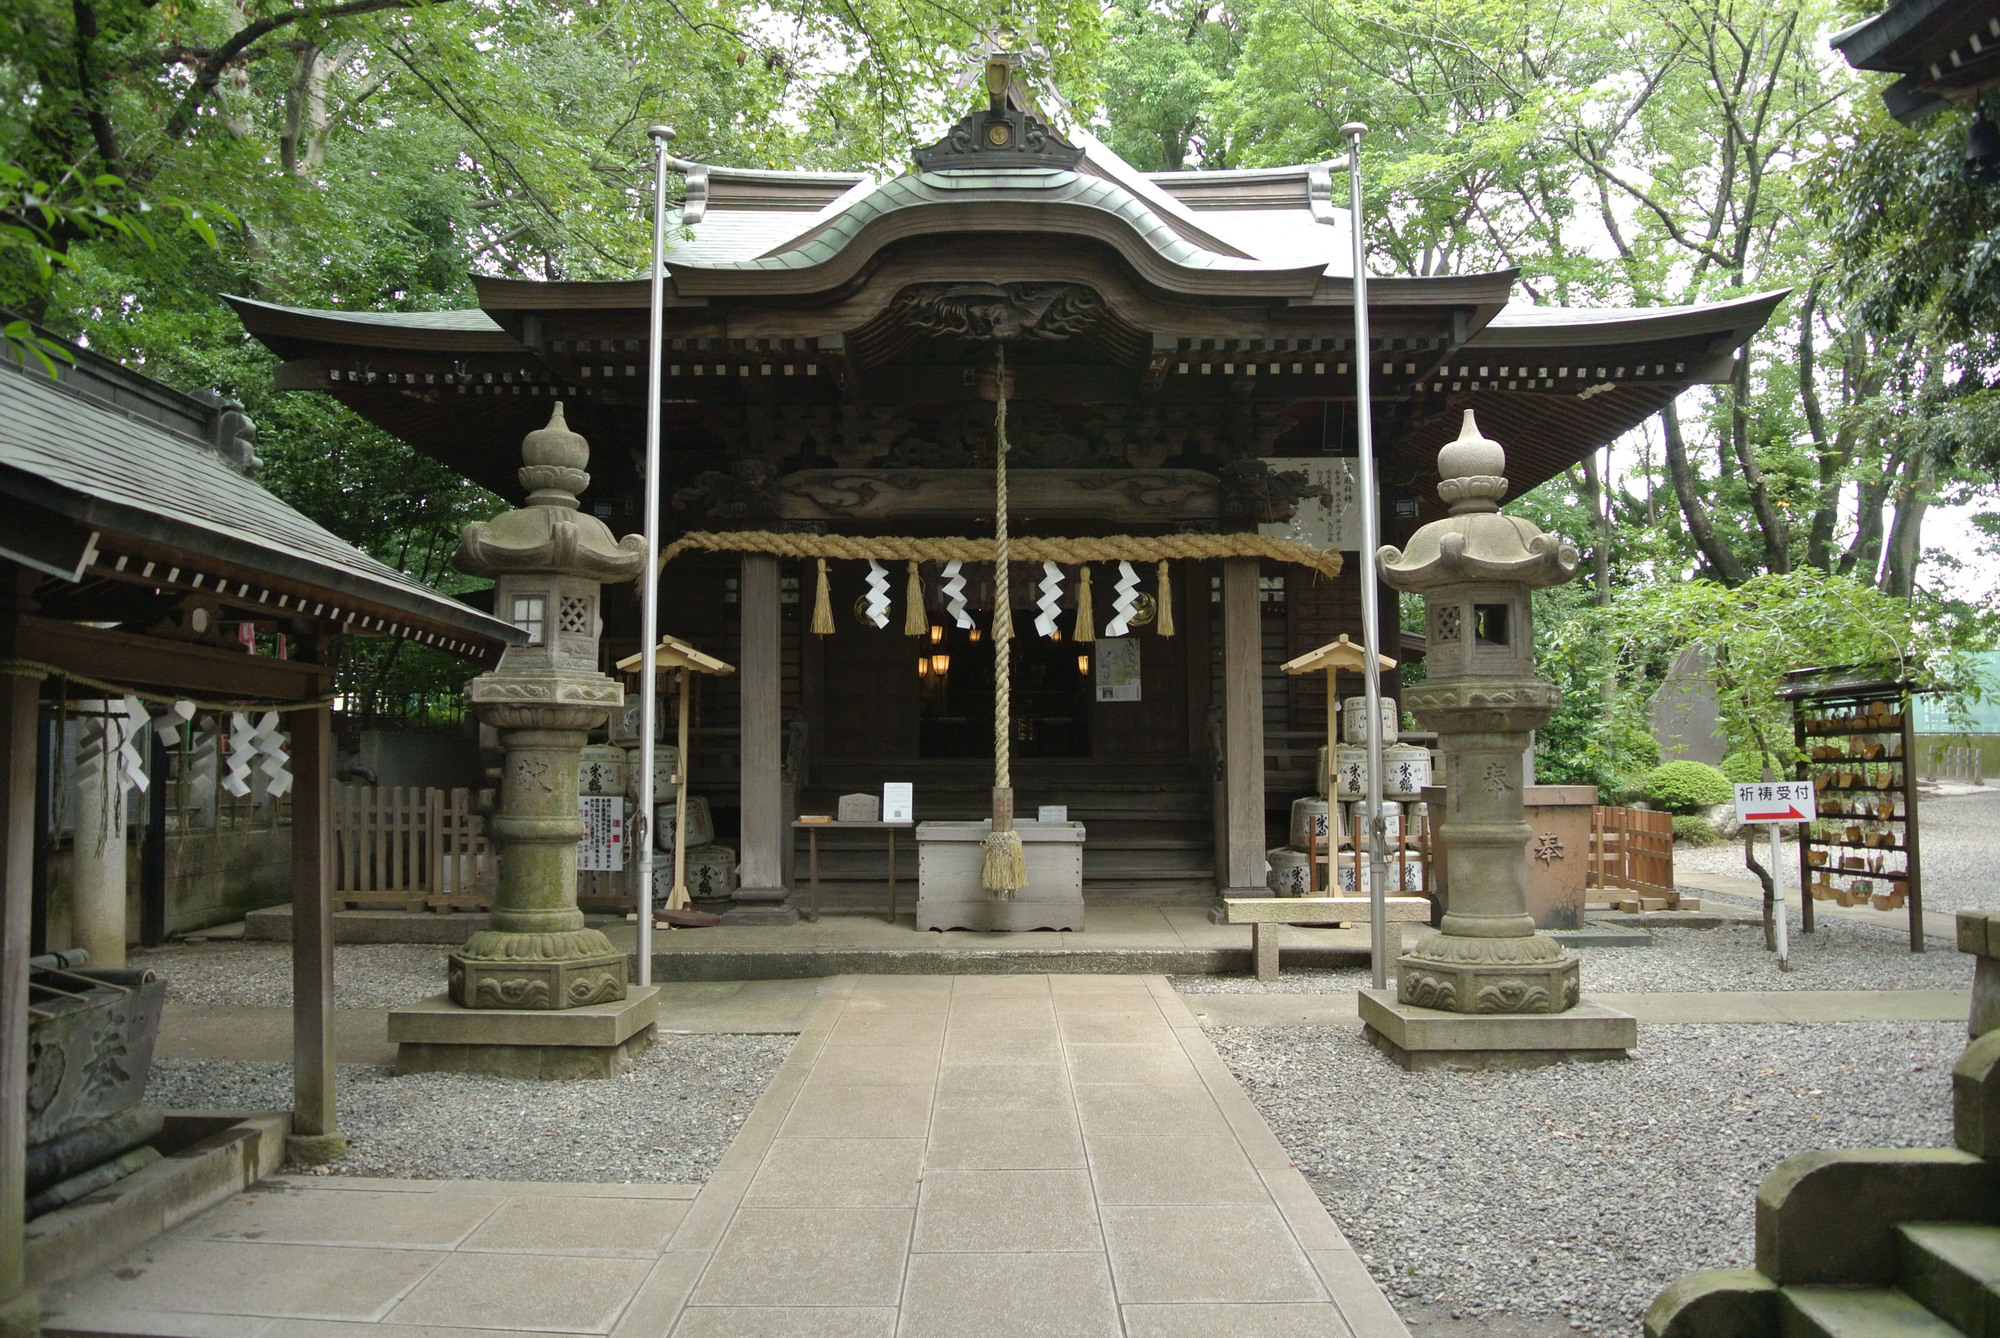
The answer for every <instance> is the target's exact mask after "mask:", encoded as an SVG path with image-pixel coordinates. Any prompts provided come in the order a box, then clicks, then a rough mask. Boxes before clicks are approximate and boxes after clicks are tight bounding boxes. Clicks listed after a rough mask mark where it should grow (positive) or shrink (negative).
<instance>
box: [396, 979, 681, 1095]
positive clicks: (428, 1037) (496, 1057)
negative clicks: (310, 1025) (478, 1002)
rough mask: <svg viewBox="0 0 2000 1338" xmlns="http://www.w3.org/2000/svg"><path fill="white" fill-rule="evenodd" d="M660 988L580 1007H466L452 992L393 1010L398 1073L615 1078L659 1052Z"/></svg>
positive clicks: (634, 991)
mask: <svg viewBox="0 0 2000 1338" xmlns="http://www.w3.org/2000/svg"><path fill="white" fill-rule="evenodd" d="M659 996H660V991H659V987H658V986H656V985H647V986H643V987H642V986H636V985H635V986H632V987H630V988H629V989H627V990H626V993H625V997H624V998H623V999H613V1000H611V1001H609V1002H606V1003H601V1004H587V1005H585V1006H584V1007H582V1008H564V1009H509V1008H460V1007H459V1006H458V1005H457V1004H454V1003H453V1002H452V1001H451V996H450V995H448V994H439V995H434V996H433V997H431V998H429V999H426V1000H424V1001H423V1002H422V1003H418V1004H411V1005H410V1006H409V1007H407V1008H395V1009H391V1010H390V1012H389V1039H390V1040H391V1041H394V1042H395V1043H396V1072H398V1073H484V1074H488V1075H491V1076H493V1077H496V1078H615V1077H617V1076H618V1075H619V1074H620V1073H622V1072H624V1071H625V1070H626V1069H628V1068H630V1067H631V1063H632V1060H633V1059H634V1058H636V1057H637V1056H639V1055H642V1054H644V1053H645V1052H646V1051H648V1050H650V1049H652V1048H653V1042H654V1040H655V1039H656V1037H657V1036H658V1026H657V1024H658V1021H659V1014H660V1004H659Z"/></svg>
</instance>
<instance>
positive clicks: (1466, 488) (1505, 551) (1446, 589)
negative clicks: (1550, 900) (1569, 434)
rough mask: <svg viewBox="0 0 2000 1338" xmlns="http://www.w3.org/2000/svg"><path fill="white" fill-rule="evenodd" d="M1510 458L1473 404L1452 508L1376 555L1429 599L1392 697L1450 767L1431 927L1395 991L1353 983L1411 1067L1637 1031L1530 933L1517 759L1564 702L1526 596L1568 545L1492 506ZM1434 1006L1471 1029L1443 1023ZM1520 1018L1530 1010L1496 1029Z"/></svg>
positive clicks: (1449, 483) (1441, 464) (1617, 1049)
mask: <svg viewBox="0 0 2000 1338" xmlns="http://www.w3.org/2000/svg"><path fill="white" fill-rule="evenodd" d="M1506 464H1507V457H1506V453H1505V452H1504V451H1503V450H1502V449H1501V448H1500V444H1499V443H1498V442H1496V441H1491V440H1489V439H1487V438H1486V437H1483V436H1481V435H1480V433H1479V426H1478V424H1477V423H1476V422H1475V421H1474V420H1473V416H1472V413H1471V411H1470V410H1468V411H1467V412H1466V415H1465V420H1464V424H1463V426H1462V427H1461V429H1460V432H1459V436H1458V439H1457V440H1456V441H1453V442H1451V443H1449V444H1447V445H1446V446H1445V447H1444V449H1443V450H1441V451H1439V452H1438V476H1439V483H1438V497H1439V499H1440V500H1442V501H1443V502H1445V503H1446V504H1447V505H1449V506H1450V507H1451V515H1450V516H1449V517H1448V518H1447V519H1444V520H1440V521H1433V522H1432V523H1430V524H1428V525H1426V526H1424V527H1423V528H1422V529H1420V530H1418V531H1417V532H1416V534H1415V535H1413V536H1411V539H1410V544H1409V547H1408V548H1407V549H1405V550H1401V551H1399V550H1397V549H1395V548H1393V547H1386V546H1385V547H1383V548H1382V549H1381V550H1379V552H1378V554H1377V557H1378V561H1379V563H1380V566H1381V572H1382V579H1383V580H1384V581H1385V582H1387V583H1388V584H1389V585H1390V586H1392V587H1394V588H1395V589H1398V590H1413V591H1416V592H1417V593H1419V594H1421V595H1423V597H1424V612H1425V625H1426V630H1427V631H1428V633H1429V649H1428V652H1427V655H1426V666H1425V668H1426V676H1425V678H1424V680H1423V681H1422V682H1421V683H1418V684H1416V685H1415V686H1412V687H1408V688H1406V689H1405V690H1404V693H1403V705H1404V706H1405V707H1406V708H1407V709H1409V710H1410V711H1412V712H1414V713H1415V714H1416V717H1417V719H1418V720H1419V721H1421V722H1422V723H1423V725H1424V726H1425V727H1426V728H1427V729H1433V730H1436V731H1437V736H1438V747H1439V749H1440V750H1441V751H1442V752H1443V754H1444V763H1445V775H1444V778H1443V779H1444V784H1445V794H1446V799H1445V810H1446V811H1445V812H1444V813H1443V814H1441V815H1433V816H1434V818H1436V819H1437V822H1436V826H1435V828H1434V830H1435V831H1436V833H1437V838H1438V839H1439V840H1441V841H1442V842H1443V843H1444V846H1445V850H1446V852H1447V861H1448V866H1449V868H1450V870H1451V879H1450V883H1449V887H1448V889H1447V892H1446V898H1445V903H1446V904H1445V914H1444V918H1443V922H1442V926H1441V928H1440V929H1438V930H1436V931H1434V932H1432V933H1430V934H1428V935H1426V936H1425V937H1424V938H1423V939H1422V940H1420V941H1419V942H1418V944H1417V945H1416V947H1415V948H1413V949H1411V950H1410V951H1408V952H1406V953H1404V954H1403V955H1402V956H1401V957H1400V958H1398V959H1397V964H1396V965H1397V988H1396V993H1395V996H1394V998H1393V1000H1391V999H1390V998H1389V996H1388V995H1387V993H1386V992H1379V993H1378V992H1375V991H1364V992H1363V994H1364V997H1363V999H1362V1001H1361V1003H1362V1017H1363V1020H1364V1021H1365V1022H1366V1023H1367V1024H1368V1030H1369V1034H1370V1038H1371V1039H1372V1040H1374V1041H1375V1042H1376V1044H1377V1045H1380V1046H1382V1048H1384V1049H1386V1050H1388V1051H1389V1052H1390V1053H1391V1055H1392V1056H1393V1057H1395V1058H1396V1059H1397V1060H1398V1061H1399V1062H1403V1063H1405V1064H1406V1065H1409V1066H1412V1067H1418V1066H1424V1067H1429V1066H1440V1065H1449V1066H1453V1067H1466V1066H1472V1067H1486V1066H1489V1065H1492V1064H1495V1063H1500V1064H1524V1063H1546V1062H1551V1061H1552V1060H1555V1059H1564V1058H1609V1057H1613V1056H1618V1057H1622V1056H1623V1054H1624V1052H1625V1049H1626V1048H1627V1047H1628V1046H1630V1045H1631V1044H1634V1043H1636V1040H1637V1027H1636V1024H1635V1023H1634V1022H1633V1021H1632V1019H1631V1018H1629V1017H1626V1016H1624V1015H1623V1014H1616V1013H1612V1012H1611V1011H1610V1010H1608V1009H1604V1008H1602V1007H1600V1006H1597V1005H1594V1004H1590V1003H1588V1001H1584V1006H1583V1007H1582V1008H1581V1009H1579V1008H1578V1004H1579V993H1578V981H1577V958H1576V954H1574V953H1572V952H1569V951H1567V950H1566V949H1565V948H1564V947H1563V946H1562V945H1561V944H1560V943H1557V942H1556V941H1554V940H1553V939H1550V938H1548V937H1546V936H1544V935H1541V934H1538V933H1536V931H1535V922H1534V920H1533V918H1532V917H1531V916H1530V915H1529V914H1528V892H1527V847H1528V840H1529V835H1530V831H1529V827H1528V823H1527V821H1526V819H1525V817H1524V815H1523V810H1522V798H1523V794H1522V787H1523V786H1524V785H1527V784H1529V783H1531V782H1532V780H1533V777H1531V776H1527V775H1525V774H1523V758H1524V755H1525V753H1526V751H1527V748H1528V743H1529V734H1530V731H1532V730H1534V729H1535V728H1536V727H1538V726H1540V725H1542V724H1543V723H1544V722H1546V721H1547V720H1548V718H1549V717H1550V716H1551V715H1553V714H1554V713H1555V709H1556V706H1557V704H1558V703H1559V701H1560V700H1561V694H1560V693H1559V692H1558V691H1557V689H1556V687H1555V686H1554V685H1553V684H1551V683H1547V682H1544V681H1543V680H1541V679H1540V678H1538V677H1536V675H1535V660H1534V627H1533V617H1532V606H1531V604H1530V599H1531V596H1532V593H1533V592H1534V591H1535V590H1537V589H1540V588H1542V587H1545V586H1553V585H1561V584H1563V583H1564V582H1565V581H1568V580H1569V579H1570V578H1571V577H1572V576H1574V575H1575V574H1576V564H1577V554H1576V550H1575V549H1574V548H1572V547H1570V546H1569V545H1568V544H1566V543H1564V542H1563V541H1562V540H1561V539H1559V538H1557V537H1556V536H1554V535H1550V534H1544V533H1543V532H1542V531H1541V529H1540V528H1539V527H1538V526H1536V525H1535V524H1534V523H1533V522H1532V521H1527V520H1523V519H1520V518H1519V517H1516V516H1506V515H1502V514H1501V513H1500V500H1501V498H1503V497H1505V496H1506V495H1507V480H1506V478H1505V477H1504V474H1505V471H1506ZM1441 1014H1448V1015H1460V1017H1461V1020H1462V1021H1464V1022H1477V1023H1479V1024H1480V1025H1476V1026H1473V1027H1470V1028H1467V1027H1453V1026H1451V1025H1449V1019H1448V1018H1441V1017H1440V1016H1439V1015H1441ZM1466 1015H1478V1016H1477V1018H1474V1017H1471V1016H1466ZM1516 1015H1527V1016H1526V1017H1524V1018H1522V1019H1521V1024H1520V1025H1515V1026H1512V1027H1511V1028H1510V1027H1507V1026H1497V1027H1496V1026H1494V1025H1492V1021H1493V1020H1494V1019H1496V1018H1497V1017H1504V1016H1516ZM1555 1015H1560V1020H1559V1018H1558V1016H1555ZM1570 1022H1574V1023H1576V1024H1578V1025H1568V1023H1570ZM1385 1042H1387V1044H1385Z"/></svg>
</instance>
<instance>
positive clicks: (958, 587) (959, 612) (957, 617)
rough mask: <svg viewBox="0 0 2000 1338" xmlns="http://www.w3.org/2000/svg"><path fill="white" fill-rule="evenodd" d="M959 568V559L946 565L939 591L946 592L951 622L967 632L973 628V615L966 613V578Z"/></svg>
mask: <svg viewBox="0 0 2000 1338" xmlns="http://www.w3.org/2000/svg"><path fill="white" fill-rule="evenodd" d="M958 568H959V561H958V559H957V558H953V559H952V560H951V561H949V562H947V563H945V564H944V581H943V583H942V584H940V585H939V586H938V589H940V590H942V591H944V608H945V612H946V613H949V614H950V615H951V620H952V621H953V622H954V623H957V624H958V626H959V628H960V629H961V630H965V629H969V628H970V627H971V626H972V615H971V614H969V613H967V612H966V611H965V576H964V574H963V573H961V572H960V571H959V569H958Z"/></svg>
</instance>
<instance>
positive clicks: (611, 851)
mask: <svg viewBox="0 0 2000 1338" xmlns="http://www.w3.org/2000/svg"><path fill="white" fill-rule="evenodd" d="M576 815H577V816H578V817H579V818H582V819H583V839H582V840H581V841H578V842H577V843H576V867H577V871H578V872H580V873H618V872H620V871H621V870H623V869H624V867H625V798H624V796H623V795H611V794H586V795H581V796H579V797H578V798H577V801H576Z"/></svg>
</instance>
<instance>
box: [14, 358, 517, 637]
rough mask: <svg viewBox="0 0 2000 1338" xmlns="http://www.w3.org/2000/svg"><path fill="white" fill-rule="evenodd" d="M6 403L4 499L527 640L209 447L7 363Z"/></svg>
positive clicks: (398, 616) (408, 615) (447, 628)
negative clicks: (333, 527) (338, 531)
mask: <svg viewBox="0 0 2000 1338" xmlns="http://www.w3.org/2000/svg"><path fill="white" fill-rule="evenodd" d="M0 404H4V406H5V408H4V412H0V492H5V493H7V494H10V495H12V496H14V497H17V498H19V499H21V500H22V501H24V502H27V503H29V504H32V505H35V506H39V507H42V508H45V509H46V510H48V511H51V512H54V513H56V514H58V515H62V516H65V517H68V518H69V519H70V520H72V521H74V522H75V523H77V524H79V525H82V526H85V527H87V528H90V529H94V530H99V531H101V532H103V533H104V534H105V535H106V536H107V537H109V536H114V535H115V536H120V537H124V538H129V539H131V540H134V541H137V542H140V543H145V544H153V545H158V546H161V547H166V548H173V549H180V550H186V551H191V552H199V553H203V554H206V555H211V556H213V557H214V558H215V559H216V560H217V561H218V562H219V563H222V564H226V565H228V566H232V567H235V568H237V569H240V570H242V571H245V572H257V573H263V574H268V575H269V576H270V578H271V579H272V581H273V582H274V583H290V584H291V585H293V586H295V587H297V588H300V589H307V590H314V591H327V592H333V593H335V594H337V595H341V596H344V597H346V599H347V600H349V601H351V607H352V608H353V609H354V610H356V611H360V612H367V613H372V614H381V615H386V616H387V617H388V618H389V619H391V620H392V621H394V622H396V623H398V624H400V625H402V626H404V627H407V628H408V629H409V630H410V631H411V632H412V633H414V632H417V631H421V630H429V631H433V632H437V633H441V634H444V635H446V636H448V637H451V638H454V639H459V638H462V639H466V640H469V641H472V642H476V643H478V645H479V646H481V647H482V648H485V649H497V648H499V647H501V646H505V645H508V644H512V643H514V642H517V641H519V640H521V639H522V634H521V633H520V632H519V631H518V630H516V629H515V628H514V627H512V626H511V625H509V624H507V623H504V622H501V621H499V620H498V619H496V618H493V617H490V616H489V615H487V614H484V613H481V612H479V611H478V610H477V609H474V608H472V607H471V606H469V605H466V604H463V603H460V602H459V601H457V600H455V599H452V598H451V597H450V596H448V595H444V594H440V593H439V592H438V591H436V590H433V589H431V588H430V587H428V586H426V585H423V584H421V583H420V582H418V581H416V580H413V579H412V578H410V577H408V576H406V575H404V574H403V573H401V572H399V571H396V570H395V569H394V568H392V567H389V566H387V565H386V564H384V563H382V562H379V561H377V560H376V559H374V558H372V557H370V556H368V554H366V553H364V552H362V551H361V550H360V549H358V548H356V547H354V546H353V545H352V544H349V543H347V542H346V541H345V540H343V539H341V538H339V537H338V536H337V535H335V534H333V533H331V532H330V531H328V530H326V529H325V528H323V527H321V526H320V525H318V524H316V523H314V522H313V521H311V520H309V519H308V518H306V517H305V516H304V515H302V514H300V513H299V512H298V511H296V510H294V509H293V508H292V507H290V506H288V505H286V504H285V503H284V502H282V501H280V500H279V499H278V498H277V497H276V496H274V495H273V494H271V493H270V492H269V491H267V490H266V489H264V488H263V487H261V486H259V485H258V484H257V483H256V482H254V481H253V480H251V479H249V478H247V477H245V476H244V475H243V474H241V473H239V472H238V471H237V470H236V469H235V468H233V467H232V466H231V465H230V463H229V462H228V461H226V460H224V459H223V458H222V456H221V455H220V454H218V453H217V452H216V451H215V450H214V449H212V448H211V447H210V446H209V445H208V444H206V443H203V442H200V441H197V440H195V439H193V438H189V437H185V436H183V435H181V434H179V433H177V432H173V431H170V430H168V429H167V428H165V427H163V426H161V425H160V424H158V423H156V422H153V421H149V420H148V419H146V418H142V417H140V416H138V415H136V414H132V413H128V412H125V411H123V410H120V409H118V408H114V407H112V406H110V405H107V404H105V403H104V402H102V401H101V400H98V399H96V398H93V397H90V396H88V395H85V394H83V393H80V392H79V391H78V390H77V389H75V388H72V387H71V386H69V385H66V384H64V383H63V382H61V381H56V380H51V379H50V378H49V377H48V376H47V375H46V374H45V373H43V372H42V371H41V370H40V369H39V368H27V367H23V366H20V365H17V364H11V363H4V362H0ZM232 579H233V578H232ZM218 593H219V592H218ZM273 612H274V613H275V612H276V610H275V609H274V610H273Z"/></svg>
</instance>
